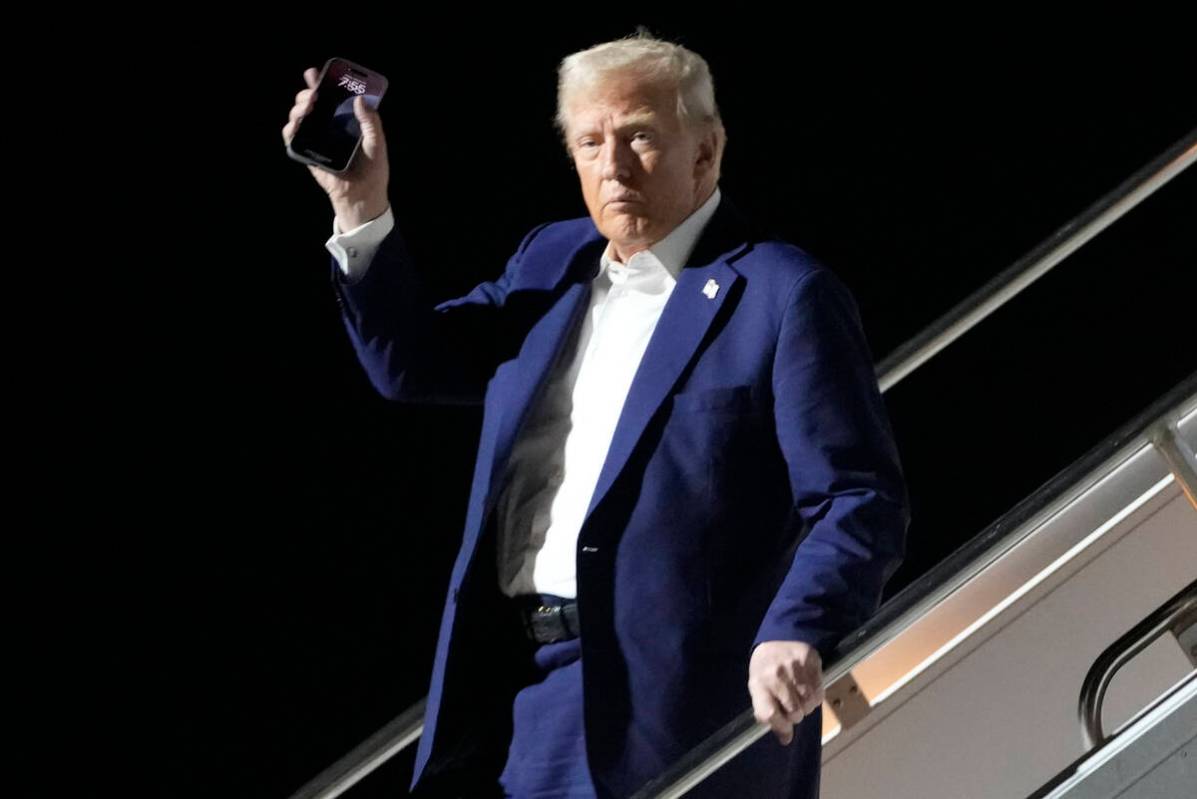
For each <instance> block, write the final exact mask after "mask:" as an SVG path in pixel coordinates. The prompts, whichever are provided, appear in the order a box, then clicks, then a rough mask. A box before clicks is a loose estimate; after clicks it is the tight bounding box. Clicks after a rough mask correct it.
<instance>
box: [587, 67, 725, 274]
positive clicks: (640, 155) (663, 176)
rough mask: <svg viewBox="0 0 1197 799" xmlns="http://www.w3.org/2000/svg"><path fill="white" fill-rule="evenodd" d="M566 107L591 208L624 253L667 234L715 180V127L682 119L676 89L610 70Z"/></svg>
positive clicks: (627, 254) (599, 225)
mask: <svg viewBox="0 0 1197 799" xmlns="http://www.w3.org/2000/svg"><path fill="white" fill-rule="evenodd" d="M566 111H567V116H566V118H567V119H568V124H567V131H566V138H567V142H568V145H569V151H570V154H571V155H572V156H573V159H574V164H575V166H576V167H577V170H578V179H579V180H580V181H581V183H582V197H583V199H585V201H586V208H587V209H588V210H589V211H590V217H591V218H592V219H593V220H594V224H595V226H596V227H597V228H598V229H599V232H600V233H602V234H603V236H605V237H606V238H608V239H609V240H610V241H611V243H612V246H613V247H614V248H615V254H616V256H617V257H618V258H619V259H620V260H621V261H626V260H627V259H628V258H629V257H630V256H631V255H633V254H634V253H636V252H639V251H640V250H643V249H647V248H648V246H649V245H651V244H654V243H655V242H658V241H660V240H661V239H663V238H665V236H666V235H668V234H669V232H670V231H671V230H673V229H674V228H675V227H677V226H678V224H680V223H681V222H682V221H683V220H684V219H685V218H686V217H687V216H689V215H690V214H691V213H693V211H694V210H695V208H697V207H698V204H699V202H700V201H701V200H704V199H706V196H705V195H706V193H707V192H708V191H709V190H710V189H711V188H713V185H714V184H713V183H712V182H711V181H710V179H711V177H712V169H713V163H714V152H713V151H714V134H710V135H707V136H703V135H702V134H701V133H700V132H698V131H695V130H691V129H687V128H685V127H683V125H682V123H681V121H680V120H679V119H678V116H677V97H676V94H675V93H674V91H673V90H672V89H670V88H667V87H661V86H657V85H653V84H651V83H648V82H646V81H645V80H644V79H642V78H640V77H639V76H636V75H634V74H619V75H614V76H608V77H607V78H606V79H605V80H603V81H601V82H600V83H599V84H597V85H595V86H592V87H585V88H581V89H577V90H575V93H574V95H573V96H572V97H570V98H569V100H568V102H567V105H566Z"/></svg>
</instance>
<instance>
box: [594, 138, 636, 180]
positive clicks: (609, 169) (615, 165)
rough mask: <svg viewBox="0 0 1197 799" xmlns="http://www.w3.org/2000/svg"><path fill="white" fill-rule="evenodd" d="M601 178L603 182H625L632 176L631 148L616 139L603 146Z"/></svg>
mask: <svg viewBox="0 0 1197 799" xmlns="http://www.w3.org/2000/svg"><path fill="white" fill-rule="evenodd" d="M600 157H601V158H602V177H603V179H604V180H620V181H623V180H627V179H628V178H630V177H631V176H632V157H633V155H632V148H631V147H630V146H628V144H627V143H626V142H622V141H619V140H618V139H614V140H608V141H607V142H606V143H605V144H604V145H603V152H602V155H601V156H600Z"/></svg>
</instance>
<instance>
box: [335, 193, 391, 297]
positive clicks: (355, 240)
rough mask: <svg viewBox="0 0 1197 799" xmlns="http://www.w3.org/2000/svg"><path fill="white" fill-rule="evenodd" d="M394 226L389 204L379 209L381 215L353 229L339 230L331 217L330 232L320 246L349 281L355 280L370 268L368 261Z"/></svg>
mask: <svg viewBox="0 0 1197 799" xmlns="http://www.w3.org/2000/svg"><path fill="white" fill-rule="evenodd" d="M394 227H395V217H394V215H393V214H392V213H391V207H390V206H389V205H388V206H387V209H386V210H385V211H383V212H382V215H381V216H377V217H375V218H374V219H371V220H370V221H369V222H366V223H364V224H361V225H358V226H357V227H355V228H354V229H353V230H347V231H345V232H344V233H342V232H341V229H340V227H338V226H337V219H336V217H333V234H332V236H330V237H329V239H328V241H326V242H325V243H324V248H325V249H326V250H328V251H329V252H330V253H332V256H333V258H336V259H337V263H338V264H339V265H340V267H341V271H342V272H344V273H345V276H346V277H348V278H349V279H350V280H359V279H361V277H362V275H364V274H366V270H367V269H369V268H370V261H372V260H374V255H375V253H377V252H378V248H379V247H380V246H381V245H382V240H383V239H385V238H386V237H387V234H388V233H390V232H391V229H392V228H394Z"/></svg>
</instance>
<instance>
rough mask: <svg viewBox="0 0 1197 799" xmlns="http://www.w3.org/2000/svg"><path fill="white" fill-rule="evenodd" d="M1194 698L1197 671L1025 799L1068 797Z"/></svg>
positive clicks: (1190, 673) (1196, 689)
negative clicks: (1078, 782) (1120, 753)
mask: <svg viewBox="0 0 1197 799" xmlns="http://www.w3.org/2000/svg"><path fill="white" fill-rule="evenodd" d="M1195 694H1197V671H1190V672H1189V673H1188V674H1187V675H1185V676H1184V677H1182V678H1181V679H1180V681H1179V682H1177V683H1176V684H1175V685H1173V686H1172V687H1171V688H1168V689H1167V690H1166V691H1164V693H1162V694H1160V695H1159V696H1158V697H1157V698H1156V699H1155V700H1154V701H1153V702H1151V704H1149V705H1148V706H1147V707H1145V708H1143V709H1142V710H1141V711H1139V712H1138V713H1137V714H1135V716H1133V717H1132V718H1131V719H1130V720H1129V721H1127V722H1126V724H1124V725H1122V726H1121V727H1119V728H1118V729H1117V730H1115V731H1114V733H1113V734H1112V735H1111V736H1110V737H1109V738H1107V739H1106V740H1105V741H1104V742H1103V743H1101V744H1100V745H1098V746H1096V747H1094V748H1093V749H1090V750H1088V751H1087V752H1085V753H1084V754H1083V755H1081V756H1080V757H1079V758H1077V759H1076V760H1074V761H1073V762H1072V763H1070V764H1069V765H1068V766H1066V767H1065V768H1063V769H1061V770H1060V772H1059V773H1058V774H1056V776H1054V777H1052V778H1051V779H1050V780H1048V781H1047V782H1045V783H1044V784H1043V785H1041V786H1039V787H1038V788H1037V789H1036V790H1035V792H1034V793H1032V794H1030V795H1029V796H1027V798H1026V799H1049V797H1059V796H1068V795H1069V791H1070V790H1072V788H1074V787H1075V786H1076V784H1077V781H1079V780H1082V779H1084V778H1085V775H1087V774H1092V773H1094V772H1095V771H1096V770H1097V769H1098V768H1100V767H1101V766H1102V765H1104V764H1106V763H1109V761H1110V760H1111V759H1112V758H1113V757H1115V756H1116V755H1117V754H1118V753H1119V752H1120V751H1125V749H1126V748H1127V747H1128V746H1131V745H1132V744H1133V742H1134V741H1135V740H1137V739H1138V738H1139V737H1140V736H1141V735H1143V734H1144V733H1145V732H1146V731H1147V730H1150V729H1152V728H1153V727H1154V726H1155V725H1156V724H1159V723H1162V722H1163V721H1164V720H1165V719H1166V718H1167V717H1168V716H1169V715H1170V714H1171V713H1173V712H1176V711H1177V709H1178V708H1179V707H1180V706H1182V705H1185V704H1187V703H1188V702H1191V701H1192V700H1193V697H1194V695H1195Z"/></svg>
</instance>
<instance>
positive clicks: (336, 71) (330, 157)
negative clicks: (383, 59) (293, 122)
mask: <svg viewBox="0 0 1197 799" xmlns="http://www.w3.org/2000/svg"><path fill="white" fill-rule="evenodd" d="M386 84H387V81H386V78H384V77H383V76H382V75H380V74H378V73H377V72H371V71H370V70H367V69H364V68H362V67H359V66H358V65H356V64H352V63H350V62H348V61H345V60H344V59H341V58H334V59H332V60H331V61H330V62H329V63H328V65H327V66H326V67H325V70H324V74H323V76H322V77H321V79H320V83H319V85H318V86H317V87H316V102H315V103H314V104H313V106H312V110H311V111H309V112H308V114H307V116H306V117H304V119H303V122H302V123H301V124H300V126H299V129H298V130H297V131H296V132H295V137H294V138H293V139H292V140H291V149H292V150H293V151H294V152H295V153H296V154H297V155H300V156H303V157H304V158H307V159H310V161H311V162H312V163H315V164H318V165H319V166H322V167H324V168H325V169H330V170H332V171H334V172H343V171H344V170H345V169H346V168H347V167H348V166H349V160H350V159H351V158H352V157H353V153H354V151H355V150H356V149H357V144H358V140H359V139H361V135H362V131H361V126H360V125H359V124H358V121H357V117H356V116H354V114H353V98H355V97H357V96H358V95H359V94H360V95H364V96H365V99H366V103H367V104H368V105H369V106H370V107H371V108H378V103H379V101H380V100H381V99H382V95H383V92H385V91H386Z"/></svg>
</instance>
